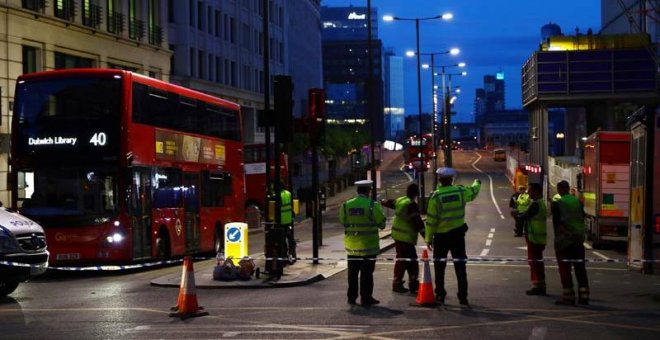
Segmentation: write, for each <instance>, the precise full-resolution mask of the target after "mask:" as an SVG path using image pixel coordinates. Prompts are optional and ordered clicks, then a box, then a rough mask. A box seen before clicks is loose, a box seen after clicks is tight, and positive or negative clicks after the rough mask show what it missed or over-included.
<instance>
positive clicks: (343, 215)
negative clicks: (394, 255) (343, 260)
mask: <svg viewBox="0 0 660 340" xmlns="http://www.w3.org/2000/svg"><path fill="white" fill-rule="evenodd" d="M339 222H340V223H341V224H342V225H343V226H344V247H345V248H346V253H347V255H349V256H370V255H378V254H379V253H380V242H379V241H380V238H379V236H378V229H383V228H385V214H384V213H383V207H382V206H381V205H380V203H377V202H374V201H372V200H371V199H370V198H368V197H366V196H363V195H358V196H356V197H354V198H351V199H350V200H348V201H346V202H344V203H343V204H342V206H341V208H340V209H339Z"/></svg>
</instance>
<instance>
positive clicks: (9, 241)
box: [0, 226, 21, 253]
mask: <svg viewBox="0 0 660 340" xmlns="http://www.w3.org/2000/svg"><path fill="white" fill-rule="evenodd" d="M20 250H21V248H20V246H19V245H18V242H16V238H15V237H14V235H13V234H12V233H11V232H10V231H9V230H7V229H6V228H5V227H2V226H0V253H15V252H18V251H20Z"/></svg>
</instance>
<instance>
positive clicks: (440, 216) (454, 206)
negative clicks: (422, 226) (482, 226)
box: [424, 180, 481, 243]
mask: <svg viewBox="0 0 660 340" xmlns="http://www.w3.org/2000/svg"><path fill="white" fill-rule="evenodd" d="M480 189H481V184H480V183H479V182H477V181H476V180H475V181H474V183H472V185H471V186H469V187H465V186H462V185H449V186H444V187H443V186H441V187H439V188H438V189H437V190H436V191H435V192H434V193H433V194H432V195H431V198H430V199H429V205H428V207H427V209H426V231H425V235H424V236H425V240H426V243H431V241H432V240H433V234H441V233H446V232H448V231H451V230H453V229H456V228H459V227H461V226H462V225H463V224H465V204H466V203H467V202H470V201H473V200H474V199H475V198H476V197H477V195H478V194H479V190H480Z"/></svg>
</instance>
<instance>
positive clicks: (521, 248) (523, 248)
mask: <svg viewBox="0 0 660 340" xmlns="http://www.w3.org/2000/svg"><path fill="white" fill-rule="evenodd" d="M516 249H520V250H527V246H522V247H516Z"/></svg>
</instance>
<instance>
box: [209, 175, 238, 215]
mask: <svg viewBox="0 0 660 340" xmlns="http://www.w3.org/2000/svg"><path fill="white" fill-rule="evenodd" d="M231 186H232V179H231V174H230V173H228V172H220V173H209V172H206V173H204V189H203V195H202V203H203V205H204V206H206V207H224V206H225V196H230V195H231V194H232V192H233V191H232V187H231Z"/></svg>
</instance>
